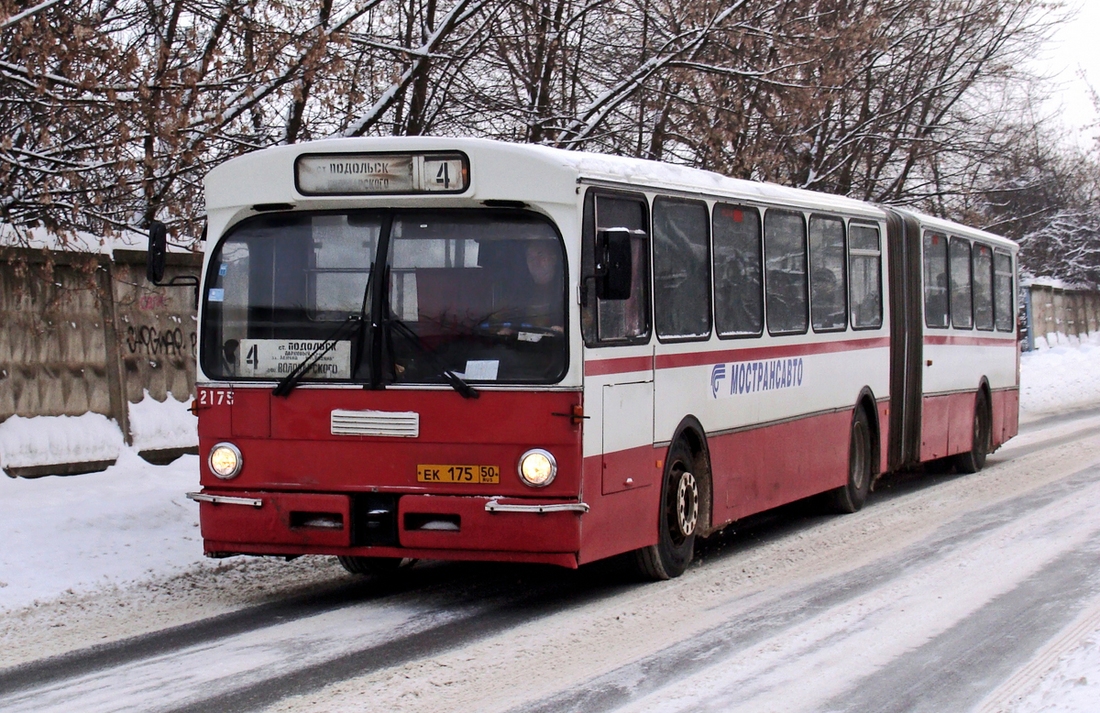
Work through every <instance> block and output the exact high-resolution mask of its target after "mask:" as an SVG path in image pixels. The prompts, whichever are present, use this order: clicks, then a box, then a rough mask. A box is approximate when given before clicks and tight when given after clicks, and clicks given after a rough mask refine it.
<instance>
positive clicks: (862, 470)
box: [830, 407, 875, 513]
mask: <svg viewBox="0 0 1100 713" xmlns="http://www.w3.org/2000/svg"><path fill="white" fill-rule="evenodd" d="M874 453H875V449H874V447H873V446H872V443H871V425H870V423H868V421H867V413H866V412H865V411H864V410H863V409H862V408H859V407H856V412H855V415H853V416H852V429H851V435H849V437H848V482H847V483H845V484H844V485H842V486H840V487H839V488H837V489H836V490H834V491H832V492H831V493H830V495H831V496H832V506H833V509H834V510H836V511H837V512H840V513H853V512H859V510H860V508H862V507H863V504H864V503H865V502H867V493H868V492H870V490H871V479H872V477H874V463H873V462H872V461H873V458H874Z"/></svg>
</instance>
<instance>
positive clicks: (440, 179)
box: [435, 161, 451, 188]
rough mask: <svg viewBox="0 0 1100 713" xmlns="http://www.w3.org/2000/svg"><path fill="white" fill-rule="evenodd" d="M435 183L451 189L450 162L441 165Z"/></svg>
mask: <svg viewBox="0 0 1100 713" xmlns="http://www.w3.org/2000/svg"><path fill="white" fill-rule="evenodd" d="M435 182H436V183H438V184H440V185H442V186H443V187H444V188H450V187H451V164H450V163H449V162H448V161H443V162H441V163H440V164H439V171H438V172H436V174H435Z"/></svg>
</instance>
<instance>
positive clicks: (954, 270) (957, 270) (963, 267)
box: [948, 238, 974, 329]
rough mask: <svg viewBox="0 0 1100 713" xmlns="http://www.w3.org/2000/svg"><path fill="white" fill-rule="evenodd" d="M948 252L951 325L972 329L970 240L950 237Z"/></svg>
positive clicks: (957, 327)
mask: <svg viewBox="0 0 1100 713" xmlns="http://www.w3.org/2000/svg"><path fill="white" fill-rule="evenodd" d="M948 253H949V255H950V262H951V264H950V265H949V268H948V274H949V275H950V277H951V280H950V283H949V284H950V286H951V290H950V292H951V326H952V327H955V328H956V329H972V328H973V327H974V312H973V309H974V305H973V302H972V299H971V298H972V295H973V291H972V289H971V278H970V241H969V240H963V239H962V238H951V241H950V242H949V243H948Z"/></svg>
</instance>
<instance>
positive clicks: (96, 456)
mask: <svg viewBox="0 0 1100 713" xmlns="http://www.w3.org/2000/svg"><path fill="white" fill-rule="evenodd" d="M122 449H123V441H122V432H121V431H120V430H119V428H118V424H116V423H115V422H114V421H112V420H110V419H108V418H107V417H106V416H103V415H100V414H98V413H86V414H84V415H83V416H35V417H34V418H23V417H21V416H12V417H11V418H9V419H7V420H6V421H4V422H3V423H0V465H2V466H3V467H5V468H24V467H27V466H36V465H54V464H60V463H87V462H92V461H104V460H114V459H116V458H118V455H119V453H120V452H121V451H122Z"/></svg>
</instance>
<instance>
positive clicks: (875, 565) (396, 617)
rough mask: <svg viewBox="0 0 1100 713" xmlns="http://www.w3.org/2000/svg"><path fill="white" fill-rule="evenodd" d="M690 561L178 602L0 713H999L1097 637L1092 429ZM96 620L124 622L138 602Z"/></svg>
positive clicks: (425, 576)
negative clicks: (639, 574)
mask: <svg viewBox="0 0 1100 713" xmlns="http://www.w3.org/2000/svg"><path fill="white" fill-rule="evenodd" d="M699 555H700V560H701V561H700V562H699V563H698V564H696V565H695V566H693V567H692V568H691V569H690V570H689V571H688V573H687V574H685V575H684V576H683V577H681V578H680V579H677V580H674V581H671V582H665V583H659V584H649V585H641V584H632V583H629V582H627V581H625V580H624V578H623V576H622V572H621V571H620V570H619V569H618V568H617V566H616V563H614V562H612V563H607V564H603V565H597V566H594V567H589V568H585V569H582V570H581V571H580V572H567V571H559V570H556V569H548V568H536V567H511V566H490V565H460V564H436V565H429V566H425V567H418V568H414V569H413V570H411V571H410V572H409V573H408V575H407V577H406V578H405V579H404V580H403V581H399V582H397V583H394V584H392V585H389V587H388V588H387V587H371V585H370V583H369V582H357V581H355V580H352V579H347V578H344V579H332V578H331V577H330V576H329V575H330V574H331V573H330V572H328V570H324V569H320V570H316V571H314V572H313V573H312V577H313V578H314V579H313V581H312V582H310V583H308V584H307V585H306V586H305V589H304V591H303V592H300V593H299V594H297V595H295V596H290V597H284V598H283V599H282V601H280V600H279V599H280V598H279V597H278V596H276V597H275V599H274V600H273V602H272V603H267V604H261V605H259V606H254V607H246V608H244V609H243V610H239V611H237V612H234V613H225V614H222V615H221V616H217V617H214V618H208V617H205V616H203V610H202V607H201V605H199V604H198V602H197V601H195V599H194V598H193V597H191V598H189V597H187V596H182V601H181V606H182V608H183V609H185V610H188V609H189V610H191V611H192V616H193V617H194V619H195V622H196V623H193V624H185V625H183V626H179V627H176V628H169V629H167V630H158V629H154V630H152V631H151V632H150V633H147V634H146V635H144V636H142V637H138V638H136V639H135V638H123V639H121V640H118V641H116V642H115V643H111V644H107V645H104V646H101V647H99V648H98V649H92V650H85V651H78V652H76V653H74V654H69V655H67V656H64V657H62V658H60V659H54V660H45V661H43V660H38V661H32V662H30V663H27V664H25V665H24V666H22V667H17V668H14V669H9V670H8V671H6V672H0V709H2V710H5V711H9V710H10V711H20V710H28V711H29V710H34V711H45V710H58V711H61V710H74V709H79V710H83V711H98V710H104V711H106V710H112V711H113V710H131V709H132V710H226V711H229V710H257V709H263V708H265V707H271V708H273V709H275V710H333V711H342V710H386V711H424V710H434V711H440V710H455V711H470V710H478V711H489V710H500V711H508V710H516V711H519V710H524V711H531V710H536V711H593V710H626V711H651V710H660V711H681V710H683V711H687V710H690V711H696V710H714V711H738V710H743V711H779V710H783V711H820V710H849V711H884V710H885V711H889V710H898V711H902V710H905V711H911V710H928V711H945V710H952V711H955V710H970V709H977V708H979V707H981V706H986V707H987V709H988V710H1014V709H1016V708H1014V707H1015V706H1017V705H1018V703H1019V701H1020V699H1021V698H1022V697H1023V696H1026V695H1029V694H1032V693H1034V692H1035V691H1033V690H1032V689H1035V688H1036V685H1037V682H1039V681H1041V680H1042V679H1041V675H1042V674H1043V673H1046V672H1047V668H1045V667H1043V666H1042V665H1040V664H1041V663H1042V662H1044V661H1045V662H1047V663H1048V664H1054V663H1056V662H1057V660H1058V656H1057V653H1061V652H1069V651H1078V650H1079V648H1080V646H1079V645H1080V644H1081V643H1082V642H1083V641H1084V640H1085V639H1087V637H1088V636H1089V635H1092V634H1093V632H1094V631H1095V629H1096V625H1097V623H1098V622H1100V616H1098V615H1097V611H1100V568H1098V566H1097V565H1100V416H1098V415H1095V414H1086V415H1085V416H1084V417H1080V418H1075V419H1068V420H1067V419H1052V420H1051V421H1050V422H1047V423H1045V424H1044V423H1038V424H1035V425H1033V426H1032V427H1030V429H1029V430H1028V431H1027V432H1025V433H1024V434H1022V435H1021V437H1020V438H1019V439H1018V441H1016V442H1015V443H1013V444H1012V445H1011V446H1010V447H1006V448H1004V449H1002V451H1000V452H998V453H997V454H995V455H994V456H992V457H991V458H990V463H989V466H988V467H987V469H986V470H985V471H983V472H982V473H979V474H976V475H972V476H955V475H926V476H921V477H916V476H907V477H904V478H900V477H898V478H890V479H887V480H885V481H883V482H882V483H881V485H880V487H879V488H878V489H877V490H876V492H875V493H874V494H873V496H872V498H871V500H870V502H869V504H868V507H867V508H865V509H864V510H863V511H861V512H860V513H857V514H855V515H851V516H844V517H836V516H825V515H821V514H819V513H818V512H817V511H816V509H815V508H814V507H813V506H811V505H810V504H807V503H803V504H796V505H794V506H790V507H788V508H784V509H782V510H781V511H779V512H777V513H772V514H770V515H769V516H767V517H763V518H757V519H755V520H754V521H752V522H750V523H747V524H746V525H744V526H742V527H740V528H738V530H737V531H735V532H732V533H726V534H724V535H722V536H721V537H719V538H716V539H714V540H712V541H711V542H708V543H706V544H705V545H704V546H702V547H701V548H700V552H699ZM226 573H229V574H230V577H231V579H232V578H233V577H235V576H236V575H234V574H232V572H230V571H229V570H226V571H224V572H222V573H218V572H216V571H211V573H210V574H209V576H211V577H215V578H216V577H218V576H219V574H226ZM257 574H258V575H259V577H260V579H265V580H266V581H267V582H268V584H272V583H273V582H274V577H273V575H271V574H270V572H268V571H267V570H264V571H257ZM276 588H277V585H276ZM250 596H255V593H254V592H253V593H252V594H251V595H250ZM243 599H244V598H242V601H243ZM111 604H112V605H113V606H114V607H115V608H116V609H117V608H119V606H118V605H119V604H123V605H125V606H123V607H121V608H123V609H131V610H132V611H130V613H129V614H127V615H119V614H117V612H116V615H115V617H114V620H113V621H114V622H115V623H116V624H117V625H120V626H122V627H123V628H125V627H126V626H127V625H128V624H127V623H126V622H129V621H130V620H131V619H133V618H141V615H142V612H143V611H144V610H145V609H147V608H148V607H149V604H148V600H147V599H145V598H142V597H141V596H139V594H138V592H137V591H135V590H126V589H123V590H120V591H118V592H115V593H114V596H113V597H112V601H111ZM51 606H53V605H51V604H42V605H40V607H38V610H39V611H42V610H48V609H50V608H51ZM93 608H94V607H93ZM213 608H214V610H215V611H216V610H217V608H218V605H217V603H215V606H214V607H213ZM69 611H70V613H73V609H72V607H71V606H70V607H69ZM211 613H214V612H213V611H212V612H211ZM103 616H104V615H103V612H96V611H93V612H91V618H92V619H95V618H97V617H98V618H100V619H102V618H103ZM25 623H27V624H33V623H35V622H33V621H30V620H28V621H26V622H25ZM39 623H40V622H39ZM55 623H58V622H56V621H55ZM61 623H66V627H58V628H68V622H61ZM73 625H74V626H76V628H80V624H79V623H78V622H73ZM95 631H96V629H95V628H92V629H90V630H87V631H85V635H86V636H87V635H94V633H95ZM1074 632H1076V636H1074V635H1073V634H1074ZM5 638H8V639H9V640H10V642H11V643H15V644H17V643H18V638H19V637H18V636H17V635H14V634H12V632H9V633H8V635H7V636H6V637H5ZM112 638H113V637H112ZM1052 642H1053V643H1054V644H1057V645H1056V646H1055V649H1057V651H1056V652H1055V653H1052V651H1051V650H1050V649H1051V646H1052V645H1053V644H1052ZM9 650H11V649H9ZM14 650H16V651H19V647H18V645H17V646H15V647H14ZM25 653H26V654H31V652H25ZM30 658H37V657H33V654H31V656H30ZM1037 661H1038V662H1040V663H1039V664H1037V663H1036V662H1037ZM1021 682H1023V684H1021ZM1096 683H1097V684H1100V680H1098V681H1097V682H1096ZM1027 684H1030V685H1027ZM1080 687H1081V688H1091V687H1092V686H1091V685H1089V684H1085V685H1082V686H1080ZM1097 688H1098V689H1100V686H1097ZM1036 690H1037V689H1036ZM1094 693H1095V690H1094ZM1019 710H1034V708H1027V707H1024V708H1019Z"/></svg>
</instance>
